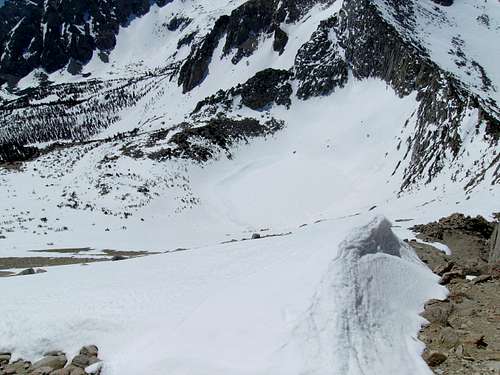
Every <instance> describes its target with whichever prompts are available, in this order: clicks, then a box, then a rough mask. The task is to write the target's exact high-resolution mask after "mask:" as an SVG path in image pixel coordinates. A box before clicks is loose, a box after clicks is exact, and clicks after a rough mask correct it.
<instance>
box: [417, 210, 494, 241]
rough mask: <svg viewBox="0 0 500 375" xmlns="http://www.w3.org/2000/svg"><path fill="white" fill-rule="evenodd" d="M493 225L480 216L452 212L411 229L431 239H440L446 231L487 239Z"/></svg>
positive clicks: (490, 234) (492, 229)
mask: <svg viewBox="0 0 500 375" xmlns="http://www.w3.org/2000/svg"><path fill="white" fill-rule="evenodd" d="M494 228H495V226H494V225H493V224H492V223H490V222H488V221H487V220H486V219H485V218H483V217H482V216H476V217H470V216H465V215H463V214H459V213H456V214H452V215H450V216H448V217H445V218H442V219H440V220H439V221H437V222H432V223H429V224H424V225H415V226H414V227H412V228H411V229H412V230H414V231H416V232H419V233H422V234H424V235H425V236H426V237H427V238H429V239H431V240H442V239H443V238H444V233H445V232H446V231H461V232H464V233H467V234H470V235H477V236H479V237H481V238H484V239H489V238H490V237H491V236H492V234H493V231H494Z"/></svg>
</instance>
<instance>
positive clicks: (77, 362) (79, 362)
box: [71, 354, 90, 369]
mask: <svg viewBox="0 0 500 375" xmlns="http://www.w3.org/2000/svg"><path fill="white" fill-rule="evenodd" d="M71 364H72V365H73V366H76V367H79V368H82V369H84V368H85V367H87V366H88V365H90V359H89V357H87V356H86V355H82V354H78V355H77V356H75V358H73V360H72V361H71Z"/></svg>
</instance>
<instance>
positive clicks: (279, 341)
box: [0, 216, 445, 375]
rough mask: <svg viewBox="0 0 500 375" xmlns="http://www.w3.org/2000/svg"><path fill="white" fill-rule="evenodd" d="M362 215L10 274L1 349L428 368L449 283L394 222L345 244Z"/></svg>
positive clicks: (353, 370)
mask: <svg viewBox="0 0 500 375" xmlns="http://www.w3.org/2000/svg"><path fill="white" fill-rule="evenodd" d="M365 220H368V218H367V217H366V216H364V217H363V218H350V219H342V220H337V221H335V222H330V223H320V224H316V225H314V226H311V227H307V228H302V229H300V230H297V231H296V232H295V233H293V234H291V235H288V236H283V237H274V238H267V239H261V240H254V241H244V242H237V243H231V244H226V245H216V246H209V247H203V248H198V249H193V250H189V251H184V252H177V253H173V254H163V255H158V256H154V257H149V258H143V259H135V260H132V261H127V262H119V263H114V264H99V265H93V266H89V267H78V268H74V267H61V268H59V269H57V270H52V271H51V272H49V273H47V274H43V275H37V276H34V277H33V278H28V277H25V278H12V279H9V280H7V279H6V280H2V284H3V287H4V292H3V293H4V296H3V298H6V300H7V301H9V303H6V304H2V305H0V314H1V316H2V319H1V320H0V334H1V337H2V343H1V346H0V350H5V349H7V350H14V353H15V355H31V356H35V357H36V356H37V355H40V354H41V353H42V352H43V351H44V350H45V349H47V348H53V347H58V348H59V347H62V348H65V349H66V350H68V351H69V352H70V353H71V352H73V351H76V350H78V348H79V346H80V345H81V343H83V342H93V343H96V344H97V345H98V346H99V348H100V353H101V355H102V358H103V359H104V361H105V368H104V371H105V372H106V374H110V375H113V374H123V375H127V374H138V373H144V374H148V375H156V374H158V375H160V374H164V373H165V372H168V373H169V374H192V375H202V374H213V373H219V374H283V375H285V374H287V375H290V374H303V373H311V374H324V373H327V372H330V371H334V370H335V371H337V372H339V373H342V374H346V375H361V374H364V373H370V374H375V375H382V374H387V373H391V371H393V370H396V369H397V371H398V372H401V373H408V374H410V373H411V374H418V375H424V374H430V373H431V372H430V370H429V369H427V368H426V366H425V363H424V362H423V360H422V359H421V358H420V352H421V350H422V346H421V344H420V343H419V342H418V341H416V340H415V338H414V334H415V333H416V331H417V329H418V327H419V325H420V324H421V323H422V322H423V320H422V318H421V317H419V316H418V315H417V313H418V311H419V310H421V309H422V307H423V303H424V302H425V300H427V299H429V298H441V297H444V295H445V294H444V288H442V287H440V286H438V285H437V283H436V281H437V280H436V276H434V275H432V273H431V272H430V271H429V270H428V269H427V268H426V267H425V266H424V265H423V264H421V263H420V262H419V261H418V260H417V259H416V258H415V257H414V256H412V255H411V254H412V253H411V251H410V250H408V249H407V247H406V245H405V244H404V243H402V242H400V241H399V240H398V239H397V238H396V237H395V236H394V234H392V233H391V230H390V224H389V223H388V222H387V221H386V220H384V219H375V220H374V221H372V222H371V223H370V224H369V225H368V226H366V227H363V228H360V229H358V230H357V231H356V232H354V233H352V234H351V235H349V236H348V239H347V240H345V241H343V242H342V240H343V238H344V237H345V236H346V235H347V234H348V233H349V231H350V228H352V226H353V225H359V224H360V223H362V222H363V221H365ZM408 280H412V282H411V283H409V282H408ZM34 281H36V287H34V284H33V282H34ZM28 301H29V303H28ZM139 353H140V354H139ZM396 353H397V354H396ZM389 354H390V355H389ZM130 358H134V360H133V361H131V360H130Z"/></svg>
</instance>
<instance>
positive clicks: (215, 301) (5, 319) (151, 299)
mask: <svg viewBox="0 0 500 375" xmlns="http://www.w3.org/2000/svg"><path fill="white" fill-rule="evenodd" d="M242 2H243V0H240V1H228V0H217V1H194V0H190V1H180V0H175V1H173V2H172V3H170V4H168V5H167V6H165V7H163V8H157V7H156V6H153V10H152V11H151V12H150V13H148V14H147V15H145V16H144V17H141V18H138V19H135V20H134V21H133V22H132V23H131V25H130V26H129V27H127V28H124V29H122V30H121V31H120V34H119V35H118V42H117V47H116V49H115V50H114V51H113V52H112V53H111V55H110V63H109V64H104V63H102V62H101V61H100V60H99V58H98V57H97V56H95V57H94V59H93V60H92V62H91V63H90V64H89V65H87V66H86V67H85V69H84V71H83V73H91V74H92V75H91V78H102V79H112V78H115V77H117V76H118V77H132V76H134V75H136V74H141V73H143V72H144V71H147V70H150V69H151V70H152V69H155V68H158V67H162V66H165V64H168V63H175V62H176V61H179V60H181V59H183V58H184V57H185V56H186V55H187V53H188V48H185V50H181V51H179V53H178V54H177V55H176V56H174V55H173V53H174V51H175V46H176V44H177V41H178V39H179V38H180V37H182V36H183V35H187V34H188V33H190V32H192V31H193V30H195V29H196V28H200V30H201V32H200V35H203V34H205V33H206V32H207V31H208V29H207V25H209V24H210V23H213V22H214V21H215V19H217V17H218V16H220V15H221V14H227V13H229V12H230V11H231V10H232V9H234V8H235V7H237V6H238V5H239V4H241V3H242ZM340 3H341V2H340V1H338V2H337V3H336V4H335V6H333V7H330V8H322V7H316V8H314V9H313V10H312V11H311V13H310V14H309V15H308V16H307V17H305V18H304V19H303V20H302V21H300V22H298V23H296V24H293V25H284V27H285V26H286V28H287V30H286V31H287V32H288V33H289V35H290V41H289V44H288V46H287V49H286V52H285V53H284V54H283V55H282V56H278V54H277V53H275V52H274V51H273V50H272V39H270V38H262V40H260V41H259V48H258V50H257V51H256V52H255V53H254V54H253V55H252V56H251V57H249V58H245V59H243V61H242V62H240V63H239V64H238V65H233V64H232V63H231V61H230V59H231V56H226V57H220V58H219V56H221V53H222V42H221V45H219V48H218V49H217V52H216V58H214V59H213V61H212V63H211V65H210V74H209V76H208V78H207V79H206V80H205V81H204V82H203V84H202V85H200V87H198V88H196V89H195V90H193V91H192V92H191V93H190V94H189V95H184V96H183V95H182V94H181V89H180V88H179V87H178V86H177V83H176V82H168V79H164V80H163V81H158V82H154V83H153V85H152V86H154V87H153V88H152V89H151V91H150V92H148V94H147V95H146V96H145V97H144V98H142V99H141V101H140V102H139V103H138V104H137V105H136V106H135V107H134V108H129V109H126V110H124V111H122V112H121V113H120V116H119V117H120V119H119V121H118V122H116V123H114V124H113V125H112V126H111V127H110V128H108V129H106V130H105V131H103V132H102V133H100V134H98V135H96V136H95V138H96V139H98V138H101V137H107V136H112V135H114V134H116V133H119V132H123V131H129V130H131V129H134V128H136V127H139V128H141V131H145V132H146V131H152V130H156V129H159V128H161V127H165V126H166V127H168V126H173V125H175V124H177V123H179V122H181V121H183V120H185V119H186V118H187V117H188V114H189V113H190V112H191V111H192V110H193V108H194V106H195V104H196V103H197V102H198V101H199V100H201V99H203V98H205V97H206V96H209V95H211V94H213V93H215V91H216V90H218V89H220V88H223V89H227V88H230V87H233V86H235V85H236V84H238V83H241V82H244V81H246V80H247V79H248V78H250V77H251V76H253V75H254V74H255V73H256V72H258V71H259V70H262V69H263V68H267V67H274V68H283V69H288V68H290V67H291V66H292V65H293V59H294V57H295V55H296V52H297V50H298V48H299V47H300V46H301V45H302V44H303V43H304V42H305V41H306V40H308V39H309V37H310V35H311V34H312V32H313V31H314V30H315V29H316V28H317V26H318V24H319V22H320V21H322V20H324V19H326V18H328V17H329V16H331V14H333V13H334V12H336V11H337V10H338V8H339V6H340ZM427 3H429V2H428V1H426V2H425V4H424V5H425V6H427V5H428V4H427ZM464 4H465V5H460V6H466V5H467V4H470V1H464ZM485 4H487V5H485V6H487V7H489V8H491V11H496V10H495V9H493V8H494V6H496V7H497V8H498V4H497V5H491V3H488V2H486V3H485ZM447 12H454V11H453V10H449V11H447ZM172 14H179V15H184V16H187V17H191V18H193V19H194V20H193V22H192V23H191V24H190V25H189V26H188V27H187V28H186V29H185V30H182V31H178V32H170V31H165V28H162V27H161V25H163V24H164V23H165V22H166V21H167V20H168V19H169V18H170V17H171V16H172ZM450 17H451V16H450ZM496 19H498V18H496ZM471 27H472V26H471ZM474 27H476V26H474ZM492 33H493V32H491V33H490V32H489V33H488V37H490V36H491V35H493V34H492ZM448 36H449V35H448V34H446V35H443V38H448ZM146 40H147V41H148V44H147V45H146V44H145V42H144V41H146ZM472 42H473V41H468V40H467V41H466V43H468V44H471V43H472ZM429 43H430V44H429V45H428V47H429V49H430V50H432V51H433V52H432V53H436V54H437V53H438V48H437V46H438V41H436V42H435V44H432V43H431V42H429ZM131 44H133V45H134V48H130V45H131ZM484 44H485V43H481V44H478V45H477V48H483V47H484ZM484 48H485V47H484ZM492 48H494V46H493V45H492ZM481 53H482V52H481ZM478 54H479V52H478ZM481 56H482V55H481ZM447 61H448V60H446V59H444V58H443V59H441V60H439V63H440V65H442V66H445V65H446V64H447ZM480 62H481V63H482V64H484V65H485V66H489V65H491V64H493V63H492V62H491V61H487V59H486V58H483V60H480ZM450 64H451V63H450ZM450 69H451V67H450ZM494 70H495V69H493V71H494ZM488 72H489V73H490V72H491V70H489V71H488ZM456 74H458V73H456ZM490 78H491V79H492V81H493V84H494V85H497V84H498V82H499V81H498V77H495V76H492V77H490ZM50 79H51V80H53V81H55V82H68V81H71V80H80V79H82V78H81V77H74V76H71V75H69V74H68V73H67V72H64V71H61V72H58V73H54V74H52V75H51V76H50ZM471 79H472V80H476V81H474V82H472V81H471V82H472V83H471V85H475V84H477V82H478V81H477V75H474V76H473V77H472V78H471ZM35 84H37V81H36V79H35V73H33V74H31V75H30V76H28V77H26V78H25V79H24V80H23V81H22V82H21V86H22V87H29V86H32V85H35ZM490 94H491V95H494V94H492V93H490ZM415 96H416V95H414V94H413V95H410V96H407V97H405V98H399V97H398V96H397V95H396V94H395V93H394V92H393V90H392V89H391V88H389V87H387V85H386V84H385V83H383V82H381V81H379V80H375V79H370V80H364V81H357V80H355V79H354V78H353V77H350V78H349V83H348V85H347V86H346V87H345V88H343V89H341V90H337V91H336V92H335V93H333V94H332V95H330V96H327V97H322V98H315V99H310V100H308V101H305V102H304V101H299V100H297V99H293V103H292V110H286V108H284V107H274V108H272V109H271V110H270V111H269V112H268V113H266V112H262V113H260V112H254V111H250V110H248V109H235V110H234V112H233V113H232V114H231V115H234V116H235V117H237V116H252V117H256V118H260V119H262V120H265V119H267V118H269V117H271V116H272V117H275V118H277V119H281V120H284V121H285V123H286V127H285V128H284V129H283V130H281V131H279V132H278V133H276V134H275V135H274V136H272V137H267V138H262V139H256V140H252V142H251V143H250V144H239V145H236V147H235V148H234V150H232V158H231V159H228V158H226V157H224V156H221V157H219V158H218V159H217V160H213V161H211V162H209V163H207V164H205V165H202V166H201V165H199V164H195V163H191V162H188V161H179V160H177V161H175V160H174V161H166V162H157V161H153V160H150V159H148V158H139V159H133V158H130V157H128V156H124V155H122V154H121V152H120V148H121V147H122V146H123V144H122V143H120V142H116V143H106V144H102V145H99V146H97V147H95V148H86V147H84V146H82V147H74V148H68V149H61V150H59V151H57V152H54V153H51V154H48V155H45V156H43V157H41V158H39V159H38V160H37V161H36V162H34V163H28V164H26V165H24V166H23V168H21V169H19V170H0V196H1V197H2V199H1V200H0V215H1V216H0V221H1V222H0V224H1V226H2V227H3V228H6V231H5V232H3V233H0V234H1V235H4V236H5V238H4V239H0V257H7V256H33V254H34V253H32V252H30V250H34V249H57V248H75V247H78V248H81V247H91V248H95V249H116V250H147V251H170V252H169V253H165V254H159V255H155V256H148V257H144V258H137V259H131V260H127V261H122V262H113V263H101V264H91V265H89V266H80V265H77V266H64V267H51V268H50V269H49V270H48V272H47V273H45V274H38V275H34V276H29V277H28V276H27V277H14V278H1V279H0V287H1V290H2V303H1V304H0V351H3V350H8V351H13V352H14V354H15V356H24V357H26V358H30V359H34V358H36V357H39V356H41V355H42V353H43V352H45V351H47V350H54V349H60V350H64V351H67V352H68V353H70V354H72V353H76V352H77V350H78V349H79V348H80V347H81V346H83V345H87V344H96V345H98V346H99V348H100V354H101V357H102V359H104V361H105V367H104V374H105V375H114V374H119V375H127V374H131V375H132V374H134V375H137V374H144V375H155V374H158V375H164V374H174V375H176V374H179V375H180V374H184V375H212V374H221V375H224V374H231V375H239V374H241V375H247V374H255V375H259V374H283V375H294V374H297V375H298V374H315V375H323V374H327V373H334V374H342V375H364V374H370V375H379V374H380V375H387V374H412V375H424V374H428V375H430V374H431V371H430V370H429V369H428V368H427V367H426V365H425V363H424V362H423V360H422V359H421V357H420V353H421V351H422V350H423V344H422V343H420V342H419V341H418V339H417V338H416V334H417V332H418V329H419V327H420V325H421V324H422V323H424V321H423V319H422V318H421V317H419V315H418V313H419V312H420V311H421V310H422V309H423V305H424V303H425V301H426V300H428V299H430V298H443V297H444V296H445V292H446V291H445V289H444V288H443V287H441V286H439V285H438V283H437V277H436V276H434V275H433V274H432V273H431V272H430V271H429V270H428V269H427V268H426V267H425V266H424V265H423V264H422V263H421V262H420V261H419V260H418V259H417V258H416V257H415V255H414V254H413V253H412V251H411V250H410V249H409V248H407V247H406V245H405V244H404V243H403V242H401V241H400V240H398V239H397V238H396V237H395V235H394V234H393V232H394V233H395V234H396V235H397V236H398V237H399V238H400V239H404V238H413V234H412V233H411V231H409V230H408V227H410V226H412V225H414V224H418V223H425V222H429V221H433V220H436V219H437V218H440V217H442V216H446V215H449V214H451V213H453V212H457V211H458V212H463V213H466V214H473V215H476V214H482V215H484V216H486V217H489V216H490V215H491V213H492V212H493V211H495V210H496V211H498V210H499V209H500V207H499V205H498V202H500V189H499V186H498V185H497V186H492V185H489V184H488V183H482V184H479V185H478V186H477V187H475V189H474V191H473V192H472V193H470V192H466V191H464V189H463V185H464V184H465V182H466V181H468V178H469V177H470V176H468V175H467V169H468V168H469V167H471V165H472V163H473V161H475V160H480V159H481V160H483V161H484V163H485V164H488V163H489V162H491V161H492V160H493V159H494V158H495V157H496V155H497V151H496V150H494V149H492V148H490V147H488V145H487V144H486V143H484V142H482V141H481V140H482V139H483V137H484V134H483V133H482V130H481V131H479V132H476V131H475V128H474V125H475V124H474V123H473V121H472V120H470V123H465V124H464V127H463V138H464V140H465V141H464V146H463V152H462V153H461V154H460V155H458V157H456V158H455V159H453V160H451V159H450V160H446V161H445V162H446V163H448V164H447V166H449V167H447V168H444V169H443V171H442V172H441V173H440V174H439V175H438V176H437V177H436V178H435V179H434V180H433V181H432V183H430V184H427V185H419V186H415V187H414V188H413V189H412V190H411V191H406V192H404V193H401V192H400V186H401V179H402V174H403V171H404V168H405V166H407V164H408V162H409V160H408V159H407V158H405V153H406V151H407V150H406V147H407V146H406V144H405V141H406V139H408V137H409V136H410V135H411V134H412V131H414V118H413V117H412V114H413V113H414V112H415V109H416V106H417V102H416V97H415ZM473 117H474V116H472V117H471V118H473ZM474 118H475V117H474ZM407 119H409V122H408V124H407V125H406V126H405V122H406V120H407ZM162 121H165V122H166V125H165V124H162ZM116 156H118V159H116V162H114V163H113V164H109V168H108V169H107V168H106V167H104V168H102V169H101V168H100V166H102V161H103V160H104V159H105V160H113V159H114V158H115V157H116ZM398 165H399V167H397V166H398ZM105 166H106V165H105ZM488 173H489V174H491V173H493V171H491V170H490V171H489V172H488ZM116 174H119V176H117V175H116ZM489 177H491V176H485V178H484V181H490V180H491V178H489ZM452 179H453V181H454V182H453V183H451V182H450V181H452ZM103 184H107V185H109V187H110V192H109V193H108V194H105V195H102V194H99V193H98V188H97V187H98V186H102V185H103ZM143 186H147V187H148V189H149V191H150V193H148V194H143V193H140V192H139V191H138V189H139V188H140V187H143ZM73 193H74V194H76V195H77V196H78V198H79V199H80V201H81V202H83V204H86V203H88V204H89V205H90V206H92V207H93V208H94V209H93V210H89V209H83V208H82V207H80V208H79V209H74V208H70V207H66V206H65V205H63V204H61V203H64V202H65V199H66V198H67V197H68V196H71V194H73ZM63 197H64V199H63ZM193 202H194V203H193ZM125 211H126V212H129V213H131V216H129V217H124V215H123V213H124V212H125ZM376 215H383V216H384V217H387V218H388V220H390V221H391V222H393V223H394V226H393V227H392V228H391V227H390V225H389V222H388V221H387V220H386V219H383V218H381V217H380V216H376ZM374 216H376V218H374ZM42 219H44V221H42ZM367 223H369V224H368V225H367ZM64 227H67V230H66V229H65V228H64ZM355 227H359V228H360V229H358V230H355V231H354V232H352V229H353V228H355ZM256 232H258V233H260V234H261V235H262V236H264V235H268V234H269V235H279V234H281V235H279V236H275V237H268V238H263V239H259V240H248V239H249V238H250V237H251V236H252V233H256ZM243 238H245V239H247V240H245V241H240V240H241V239H243ZM230 240H238V241H235V242H230V243H223V242H227V241H230ZM179 248H182V249H185V250H184V251H175V252H172V250H176V249H179ZM38 255H40V254H37V256H38ZM50 256H58V255H57V254H50Z"/></svg>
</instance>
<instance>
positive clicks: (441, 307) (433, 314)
mask: <svg viewBox="0 0 500 375" xmlns="http://www.w3.org/2000/svg"><path fill="white" fill-rule="evenodd" d="M452 311H453V307H452V305H451V304H450V303H448V302H444V301H439V300H431V301H430V302H428V303H427V304H426V306H425V311H424V312H423V313H422V316H423V317H424V318H425V319H427V320H428V321H429V322H430V323H439V324H441V325H446V324H447V322H448V317H449V316H450V314H451V312H452Z"/></svg>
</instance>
